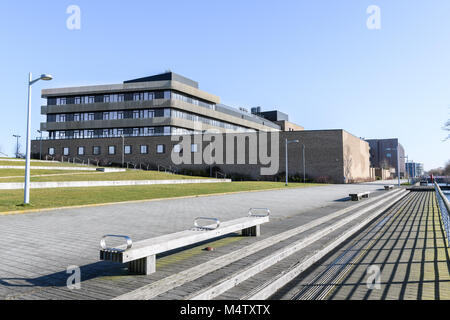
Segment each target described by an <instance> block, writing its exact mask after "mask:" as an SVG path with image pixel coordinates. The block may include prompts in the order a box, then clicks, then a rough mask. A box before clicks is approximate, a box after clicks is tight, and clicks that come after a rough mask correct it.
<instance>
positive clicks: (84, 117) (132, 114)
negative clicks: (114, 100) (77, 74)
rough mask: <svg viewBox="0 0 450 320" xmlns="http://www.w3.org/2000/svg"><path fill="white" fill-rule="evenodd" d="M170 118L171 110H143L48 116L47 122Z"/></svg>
mask: <svg viewBox="0 0 450 320" xmlns="http://www.w3.org/2000/svg"><path fill="white" fill-rule="evenodd" d="M159 117H164V118H169V117H170V109H168V108H166V109H141V110H124V111H106V112H83V113H58V114H47V122H73V121H75V122H82V121H92V120H121V119H150V118H159Z"/></svg>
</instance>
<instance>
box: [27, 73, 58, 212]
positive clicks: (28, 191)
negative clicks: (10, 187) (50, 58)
mask: <svg viewBox="0 0 450 320" xmlns="http://www.w3.org/2000/svg"><path fill="white" fill-rule="evenodd" d="M52 79H53V77H52V76H51V75H49V74H42V75H41V76H40V77H39V78H37V79H35V80H32V74H31V72H30V73H29V75H28V113H27V151H26V162H25V190H24V200H23V202H24V204H29V203H30V157H31V155H30V152H31V141H30V136H31V86H32V85H33V84H35V83H36V82H38V81H39V80H44V81H50V80H52Z"/></svg>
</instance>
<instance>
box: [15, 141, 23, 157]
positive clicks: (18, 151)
mask: <svg viewBox="0 0 450 320" xmlns="http://www.w3.org/2000/svg"><path fill="white" fill-rule="evenodd" d="M21 150H22V144H21V143H20V142H18V143H16V145H15V146H14V149H13V154H14V155H15V156H16V158H19V156H20V155H21V154H22V151H21Z"/></svg>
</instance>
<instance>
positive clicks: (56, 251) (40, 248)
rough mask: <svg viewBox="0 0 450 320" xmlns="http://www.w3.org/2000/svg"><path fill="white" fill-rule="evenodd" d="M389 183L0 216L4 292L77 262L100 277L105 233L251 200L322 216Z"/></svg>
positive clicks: (167, 225)
mask: <svg viewBox="0 0 450 320" xmlns="http://www.w3.org/2000/svg"><path fill="white" fill-rule="evenodd" d="M383 185H384V182H379V183H369V184H359V185H327V186H320V187H311V188H295V189H286V190H272V191H259V192H245V193H236V194H229V195H217V196H206V197H196V198H183V199H171V200H159V201H149V202H138V203H126V204H115V205H105V206H98V207H89V208H76V209H62V210H51V211H43V212H37V213H29V214H19V215H9V216H8V215H6V216H0V220H1V223H0V241H1V243H2V245H3V248H4V249H3V250H2V251H1V252H0V260H1V261H2V263H1V264H0V297H1V298H2V299H11V298H20V297H22V296H23V295H24V294H27V296H26V297H27V298H31V297H32V296H33V295H32V294H33V292H36V291H39V290H40V289H41V288H43V287H48V286H52V285H55V284H57V285H58V286H62V281H63V280H64V279H67V277H68V275H67V274H66V268H67V267H68V266H71V265H76V266H80V267H82V270H83V272H84V273H83V275H84V276H87V277H96V276H99V274H98V271H99V270H100V269H102V268H103V266H105V265H107V263H105V262H99V257H98V255H99V241H100V239H101V237H102V236H103V235H105V234H122V235H129V236H131V237H132V239H133V241H138V240H141V239H146V238H151V237H155V236H159V235H163V234H167V233H172V232H176V231H181V230H185V229H188V228H190V227H192V224H193V220H194V218H196V217H199V216H206V217H218V218H219V219H221V220H222V221H226V220H231V219H234V218H239V217H243V216H245V215H246V214H247V211H248V209H249V208H252V207H255V208H269V209H270V210H271V211H272V221H280V220H283V219H286V218H288V217H293V216H301V217H304V219H305V222H307V221H311V220H312V219H314V218H316V217H318V216H317V215H316V213H317V214H318V215H320V214H321V215H325V214H328V213H330V212H332V211H333V210H335V209H339V208H342V207H344V206H348V205H349V202H348V201H347V200H348V194H349V193H352V192H359V191H376V190H379V189H380V188H382V186H383ZM101 276H105V274H101ZM63 282H64V284H65V280H64V281H63ZM64 286H65V285H64ZM98 290H99V291H100V290H103V291H104V290H105V288H101V289H98ZM30 294H31V295H30ZM35 297H36V298H39V294H37V295H36V296H35ZM71 297H72V298H73V296H71ZM46 298H49V296H46ZM50 298H51V297H50ZM54 298H57V297H56V296H55V297H54ZM75 298H76V296H75ZM78 298H82V296H79V297H78ZM88 298H89V297H88Z"/></svg>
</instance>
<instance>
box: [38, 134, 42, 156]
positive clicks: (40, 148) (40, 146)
mask: <svg viewBox="0 0 450 320" xmlns="http://www.w3.org/2000/svg"><path fill="white" fill-rule="evenodd" d="M37 132H38V133H40V134H41V139H40V140H39V160H42V131H41V130H38V131H37Z"/></svg>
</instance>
